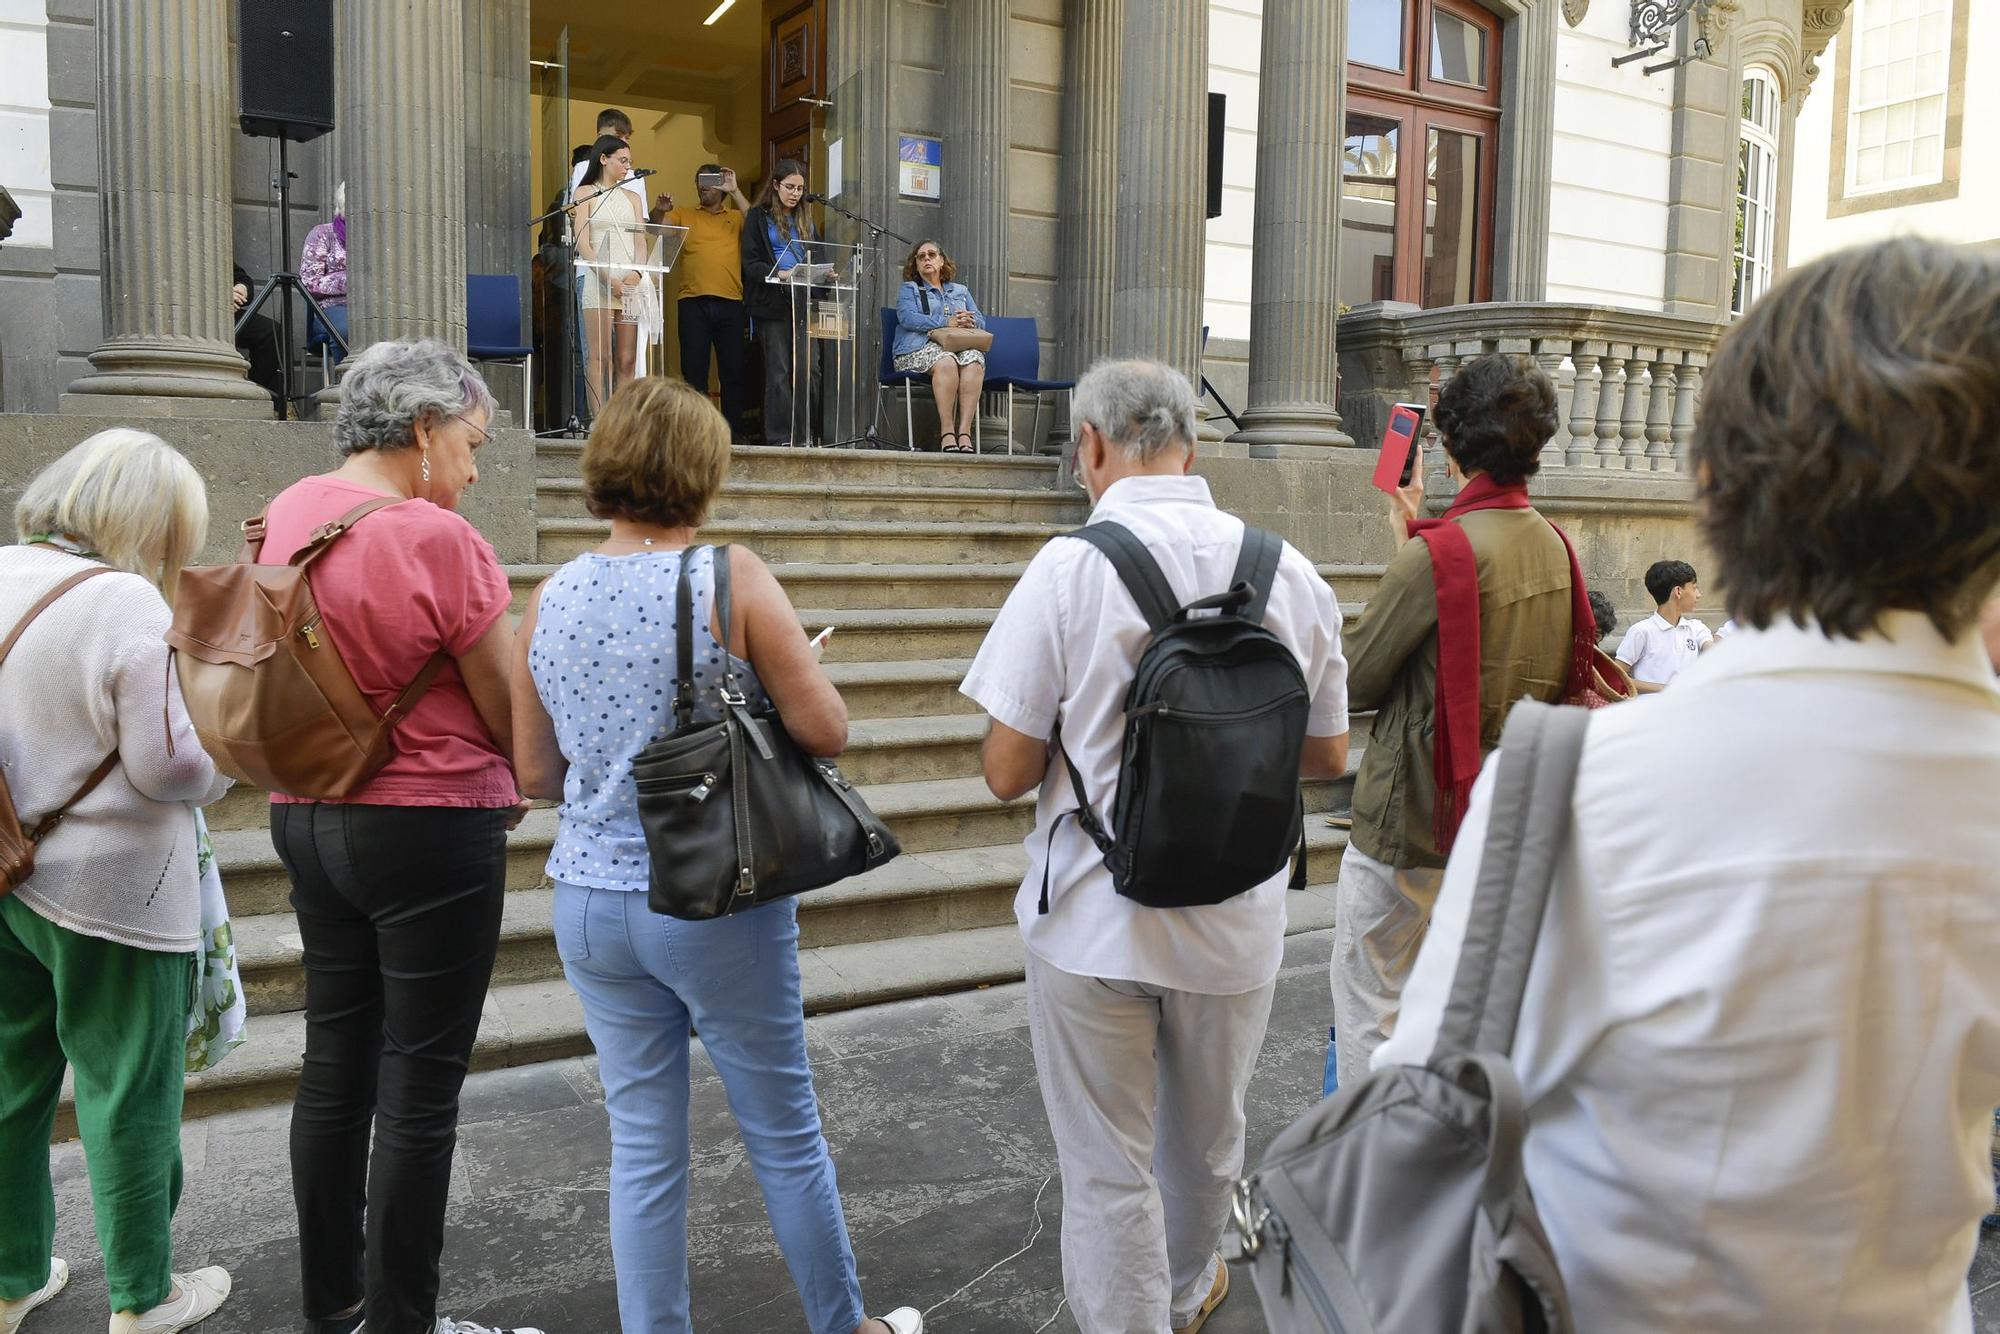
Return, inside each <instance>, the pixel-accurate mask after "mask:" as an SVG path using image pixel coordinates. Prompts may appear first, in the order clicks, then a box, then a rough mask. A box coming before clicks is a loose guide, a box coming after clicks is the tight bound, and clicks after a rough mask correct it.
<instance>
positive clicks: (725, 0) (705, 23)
mask: <svg viewBox="0 0 2000 1334" xmlns="http://www.w3.org/2000/svg"><path fill="white" fill-rule="evenodd" d="M735 3H736V0H722V3H721V4H719V5H717V6H716V7H715V12H714V13H713V14H710V15H709V16H708V17H707V18H705V19H703V20H702V21H701V26H702V27H704V28H713V27H714V26H715V21H716V20H717V19H719V18H721V17H722V16H723V15H724V14H727V13H728V12H729V9H730V6H732V5H734V4H735Z"/></svg>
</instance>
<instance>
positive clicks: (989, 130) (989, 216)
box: [940, 0, 1014, 449]
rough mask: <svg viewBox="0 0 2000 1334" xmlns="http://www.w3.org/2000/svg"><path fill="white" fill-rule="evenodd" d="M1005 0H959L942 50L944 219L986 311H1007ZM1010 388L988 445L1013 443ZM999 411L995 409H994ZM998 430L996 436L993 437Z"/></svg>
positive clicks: (961, 275) (991, 398)
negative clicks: (947, 167)
mask: <svg viewBox="0 0 2000 1334" xmlns="http://www.w3.org/2000/svg"><path fill="white" fill-rule="evenodd" d="M1007 11H1008V3H1007V0H955V3H953V5H952V6H951V11H950V12H951V17H950V23H949V28H950V36H949V37H948V39H947V40H948V43H949V45H948V47H947V51H946V55H945V80H944V86H945V103H946V107H947V110H946V112H945V130H944V151H945V160H946V161H948V162H950V163H951V164H952V168H951V172H952V180H953V182H954V184H953V185H951V186H950V187H949V188H948V189H947V190H946V192H945V198H944V210H943V217H942V218H941V220H940V221H941V225H942V228H943V232H944V237H945V238H946V239H945V240H944V246H945V252H946V253H947V254H949V255H950V256H951V258H952V263H953V264H954V265H956V266H957V269H958V279H957V281H959V282H962V283H964V284H965V285H966V286H967V287H969V288H971V289H972V297H973V300H975V301H977V302H978V303H979V308H980V309H981V310H983V311H985V312H986V313H987V314H988V315H1005V314H1006V313H1007V304H1008V302H1007V287H1008V284H1009V282H1010V281H1011V274H1012V266H1011V265H1010V264H1009V262H1008V257H1007V231H1008V225H1009V219H1008V214H1007V198H1008V196H1007V138H1008V127H1009V125H1010V124H1011V121H1010V120H1009V119H1008V116H1007V88H1008V66H1009V63H1010V62H1009V60H1008V34H1007V23H1008V20H1007ZM1005 404H1006V397H1005V395H996V394H989V395H987V396H986V402H985V403H984V404H983V405H982V406H983V407H985V408H986V409H988V411H986V412H982V413H981V414H980V415H981V417H982V418H983V419H984V423H985V424H984V425H983V426H982V427H981V436H982V439H983V441H984V443H985V445H986V447H988V448H992V447H993V446H994V445H995V444H996V443H997V444H998V445H999V446H1000V447H1001V448H1003V449H1005V448H1008V447H1009V441H1010V438H1011V437H1012V435H1013V433H1014V424H1013V423H1012V422H1010V421H1007V420H1005V412H1004V409H1005ZM996 414H997V415H996ZM996 433H997V434H998V436H999V439H998V440H997V441H995V440H994V439H992V438H990V437H993V436H994V435H995V434H996Z"/></svg>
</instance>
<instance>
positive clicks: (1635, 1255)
mask: <svg viewBox="0 0 2000 1334" xmlns="http://www.w3.org/2000/svg"><path fill="white" fill-rule="evenodd" d="M1829 719H1838V720H1839V725H1838V726H1830V725H1829V722H1828V720H1829ZM1500 754H1501V752H1498V751H1496V752H1495V753H1494V756H1493V758H1491V759H1489V760H1488V761H1487V764H1486V767H1485V769H1484V771H1483V772H1482V773H1481V775H1480V779H1479V783H1478V785H1477V786H1476V787H1475V788H1474V789H1473V795H1472V802H1471V806H1470V809H1469V810H1468V811H1467V813H1466V818H1465V824H1464V826H1463V827H1462V828H1461V829H1460V831H1459V836H1458V842H1457V844H1456V846H1455V849H1454V851H1453V853H1452V858H1451V864H1450V865H1449V866H1448V867H1447V868H1446V869H1445V876H1444V885H1443V888H1442V889H1441V890H1440V891H1439V894H1438V900H1437V906H1436V908H1435V910H1434V912H1433V914H1432V917H1431V925H1430V932H1429V935H1428V936H1427V937H1426V939H1425V942H1424V946H1423V950H1422V952H1421V953H1420V954H1419V955H1418V957H1417V962H1416V967H1415V968H1414V970H1413V971H1412V973H1411V976H1410V980H1409V983H1408V985H1407V986H1406V987H1405V988H1404V991H1403V1009H1402V1015H1401V1018H1400V1019H1399V1020H1398V1021H1397V1024H1396V1031H1395V1034H1394V1035H1393V1036H1392V1037H1391V1038H1390V1039H1389V1040H1388V1041H1387V1042H1386V1043H1384V1044H1383V1046H1382V1047H1381V1049H1380V1050H1379V1051H1378V1052H1377V1053H1376V1055H1375V1058H1374V1064H1375V1066H1376V1067H1377V1068H1380V1067H1382V1066H1384V1065H1392V1064H1406V1065H1407V1064H1421V1063H1422V1062H1423V1061H1424V1060H1425V1059H1426V1058H1427V1057H1429V1055H1430V1054H1431V1051H1432V1048H1433V1044H1434V1043H1435V1041H1436V1038H1437V1033H1438V1029H1439V1026H1440V1020H1441V1016H1442V1015H1443V1012H1444V1009H1445V1006H1446V1003H1447V1001H1448V999H1449V997H1450V994H1451V982H1452V976H1453V973H1454V972H1455V970H1456V968H1457V964H1458V958H1459V953H1460V951H1461V949H1462V948H1463V945H1464V941H1465V935H1466V923H1467V920H1468V917H1469V914H1470V908H1471V899H1472V892H1473V886H1474V885H1475V884H1476V883H1477V882H1478V878H1479V864H1480V859H1481V853H1482V850H1483V848H1484V844H1485V836H1486V830H1487V824H1488V820H1489V817H1490V812H1491V810H1492V795H1493V788H1494V785H1495V781H1496V770H1497V768H1498V763H1497V762H1498V760H1499V758H1500ZM1996 791H2000V691H1996V689H1995V683H1994V679H1993V674H1992V671H1991V669H1990V668H1989V667H1988V665H1987V663H1986V661H1985V659H1984V657H1983V655H1982V653H1981V651H1980V647H1979V640H1978V636H1977V635H1973V634H1967V635H1966V636H1965V637H1964V639H1963V640H1961V641H1960V642H1959V643H1957V644H1949V643H1947V642H1945V640H1944V638H1943V636H1941V635H1940V634H1939V633H1938V632H1937V630H1936V628H1935V627H1933V626H1932V625H1931V624H1930V622H1929V621H1928V620H1927V619H1926V618H1925V617H1924V616H1923V615H1922V614H1921V613H1918V612H1904V611H1893V612H1889V613H1887V614H1886V615H1884V617H1883V620H1882V631H1881V632H1880V633H1875V634H1869V635H1867V636H1865V637H1864V638H1862V639H1860V640H1853V639H1838V638H1836V639H1829V638H1828V637H1826V636H1825V635H1823V634H1821V633H1820V631H1819V629H1818V628H1817V627H1807V628H1801V627H1799V626H1797V625H1794V624H1792V623H1791V622H1790V621H1789V620H1785V619H1782V618H1781V619H1780V620H1778V621H1777V622H1776V623H1775V624H1773V625H1772V626H1771V627H1770V628H1769V629H1767V630H1756V629H1753V628H1749V627H1745V628H1743V629H1742V630H1740V631H1739V632H1738V633H1737V634H1735V635H1732V636H1731V637H1730V641H1729V648H1728V649H1727V651H1719V652H1714V653H1709V654H1705V655H1703V657H1702V659H1701V661H1700V662H1699V663H1697V664H1696V665H1695V666H1693V667H1691V668H1689V669H1688V671H1687V672H1686V674H1685V675H1684V676H1683V677H1682V679H1681V680H1680V681H1679V682H1678V683H1677V684H1676V685H1675V686H1674V688H1673V689H1671V690H1668V691H1666V692H1664V693H1662V694H1657V695H1648V696H1646V697H1645V698H1643V699H1640V700H1636V701H1634V702H1632V703H1629V704H1620V705H1618V706H1617V707H1616V708H1611V709H1603V710H1600V711H1599V712H1597V713H1594V714H1592V715H1591V721H1590V731H1589V735H1588V739H1587V741H1586V744H1585V747H1584V752H1583V762H1582V765H1581V766H1580V768H1579V770H1578V773H1577V781H1576V793H1575V797H1574V799H1573V801H1574V807H1573V809H1574V822H1573V825H1572V829H1571V832H1570V835H1569V838H1568V840H1567V843H1566V846H1565V848H1564V851H1563V855H1562V857H1561V858H1560V859H1559V862H1558V866H1557V871H1556V875H1555V878H1554V880H1553V881H1552V883H1551V886H1550V890H1549V902H1548V908H1547V911H1546V913H1545V914H1544V916H1543V919H1542V926H1541V932H1540V936H1539V938H1538V940H1537V943H1536V946H1535V953H1534V959H1533V962H1532V964H1531V966H1530V969H1529V974H1528V979H1527V990H1526V995H1525V997H1524V998H1523V1001H1522V1005H1521V1011H1520V1021H1519V1027H1518V1030H1517V1032H1516V1035H1515V1038H1514V1049H1513V1064H1514V1069H1515V1072H1516V1074H1518V1075H1519V1077H1520V1081H1521V1090H1522V1093H1523V1095H1524V1096H1525V1097H1526V1099H1527V1110H1528V1138H1527V1145H1526V1148H1525V1151H1524V1155H1523V1162H1524V1165H1525V1167H1526V1171H1527V1176H1528V1184H1529V1185H1530V1186H1532V1187H1533V1188H1534V1192H1535V1198H1536V1201H1537V1203H1538V1205H1539V1207H1540V1210H1541V1215H1542V1223H1543V1225H1544V1227H1545V1228H1546V1229H1547V1232H1548V1236H1549V1240H1550V1241H1551V1242H1552V1243H1553V1244H1554V1247H1555V1252H1556V1259H1557V1260H1558V1261H1559V1262H1560V1264H1561V1266H1562V1272H1563V1278H1564V1281H1565V1283H1566V1284H1567V1286H1568V1288H1569V1296H1570V1302H1571V1305H1572V1307H1573V1309H1574V1311H1575V1314H1576V1326H1577V1328H1578V1329H1584V1330H1592V1331H1617V1332H1621V1334H1622V1332H1623V1331H1649V1332H1651V1331H1675V1332H1676V1334H1681V1332H1685V1334H1696V1332H1697V1331H1699V1334H1826V1332H1827V1331H1834V1330H1838V1331H1841V1334H1971V1330H1972V1318H1971V1310H1970V1302H1969V1300H1968V1298H1967V1292H1966V1282H1965V1274H1966V1270H1967V1268H1968V1267H1969V1266H1970V1265H1971V1263H1972V1258H1973V1249H1974V1246H1975V1245H1976V1238H1977V1234H1978V1231H1979V1217H1980V1215H1981V1214H1982V1213H1984V1212H1985V1211H1986V1210H1987V1209H1989V1208H1990V1207H1991V1206H1992V1201H1993V1178H1992V1175H1991V1167H1990V1165H1989V1162H1988V1154H1987V1146H1988V1138H1987V1134H1988V1128H1989V1127H1990V1126H1991V1124H1992V1114H1993V1108H1994V1107H1995V1106H1996V1105H2000V821H1996V820H1995V819H1994V818H1993V810H1992V805H1993V794H1994V793H1995V792H1996Z"/></svg>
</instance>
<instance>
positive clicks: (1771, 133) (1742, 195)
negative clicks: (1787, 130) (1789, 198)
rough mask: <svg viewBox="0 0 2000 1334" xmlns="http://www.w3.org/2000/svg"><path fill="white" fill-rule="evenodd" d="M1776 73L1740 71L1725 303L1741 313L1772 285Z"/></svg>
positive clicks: (1775, 221) (1775, 223) (1755, 69)
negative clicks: (1732, 252) (1732, 263)
mask: <svg viewBox="0 0 2000 1334" xmlns="http://www.w3.org/2000/svg"><path fill="white" fill-rule="evenodd" d="M1779 115H1780V105H1779V99H1778V76H1777V75H1775V74H1773V73H1772V72H1771V71H1770V70H1768V69H1765V68H1764V67H1763V66H1761V65H1751V66H1749V67H1748V68H1746V69H1745V70H1744V71H1743V115H1742V122H1741V124H1742V129H1741V131H1740V134H1739V138H1738V139H1737V143H1736V285H1735V287H1734V288H1733V289H1732V295H1731V297H1730V301H1729V308H1730V310H1731V311H1733V312H1734V313H1736V314H1738V315H1741V314H1742V313H1743V312H1744V311H1745V310H1748V309H1749V307H1750V303H1751V302H1752V301H1755V300H1756V299H1757V298H1758V297H1760V296H1762V295H1764V291H1765V289H1766V288H1768V287H1770V285H1771V277H1772V274H1771V265H1772V262H1773V260H1774V259H1775V257H1776V246H1777V240H1776V238H1777V231H1778V219H1777V214H1778V117H1779Z"/></svg>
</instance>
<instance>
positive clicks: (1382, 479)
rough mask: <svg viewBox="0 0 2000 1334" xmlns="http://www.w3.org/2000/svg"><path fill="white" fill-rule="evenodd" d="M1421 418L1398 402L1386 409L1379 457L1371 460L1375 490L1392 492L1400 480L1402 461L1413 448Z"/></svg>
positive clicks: (1420, 426) (1415, 443) (1401, 478)
mask: <svg viewBox="0 0 2000 1334" xmlns="http://www.w3.org/2000/svg"><path fill="white" fill-rule="evenodd" d="M1423 422H1424V419H1423V417H1422V416H1420V415H1419V414H1418V413H1416V412H1414V411H1412V410H1411V409H1409V408H1406V407H1403V406H1402V405H1400V404H1398V405H1397V406H1396V407H1394V408H1392V409H1390V411H1389V424H1388V425H1387V426H1386V427H1384V428H1383V430H1382V457H1381V458H1380V459H1378V460H1377V461H1376V463H1375V479H1374V480H1375V489H1376V490H1377V491H1383V492H1387V493H1389V494H1391V495H1393V494H1395V492H1396V489H1397V486H1398V484H1399V483H1400V482H1401V481H1402V480H1403V463H1404V461H1405V460H1406V459H1408V458H1409V456H1410V451H1411V450H1412V449H1415V448H1416V447H1417V432H1418V431H1419V430H1421V429H1422V428H1423Z"/></svg>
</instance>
